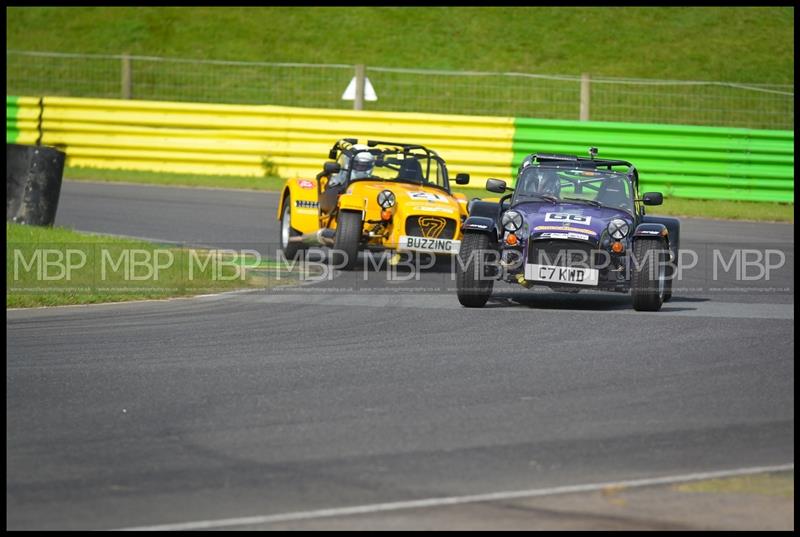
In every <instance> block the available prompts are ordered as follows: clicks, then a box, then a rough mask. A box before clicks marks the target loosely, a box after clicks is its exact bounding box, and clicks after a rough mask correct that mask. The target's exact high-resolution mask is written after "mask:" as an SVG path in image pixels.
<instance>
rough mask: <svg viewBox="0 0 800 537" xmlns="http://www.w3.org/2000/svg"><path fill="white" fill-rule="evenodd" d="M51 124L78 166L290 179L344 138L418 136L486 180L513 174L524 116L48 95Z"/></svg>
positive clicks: (308, 171) (317, 165)
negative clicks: (269, 169)
mask: <svg viewBox="0 0 800 537" xmlns="http://www.w3.org/2000/svg"><path fill="white" fill-rule="evenodd" d="M21 99H26V98H21ZM25 102H26V104H27V102H28V101H27V100H26V101H25ZM33 102H34V104H36V105H37V106H38V100H36V99H33ZM36 114H37V117H38V109H37V112H36ZM26 119H27V116H26ZM29 126H32V127H33V131H31V132H29ZM35 127H36V122H35V121H34V122H33V124H32V125H30V122H29V121H25V124H24V125H22V124H20V133H19V137H20V140H25V141H21V142H20V143H26V141H27V140H28V137H29V136H30V135H31V134H32V135H33V139H34V140H35V138H36V132H35ZM42 130H43V137H42V143H43V144H46V145H54V146H59V147H61V148H62V149H64V150H65V151H66V153H67V159H68V160H67V165H69V166H82V167H94V168H110V169H131V170H149V171H162V172H181V173H197V174H215V175H252V176H260V175H263V174H264V170H263V167H262V159H264V158H268V159H269V160H270V161H271V162H272V163H273V164H274V165H275V166H276V167H277V171H278V173H279V174H280V175H281V176H283V177H287V178H290V177H308V176H313V175H316V174H317V173H318V172H319V171H320V170H321V169H322V164H323V162H325V160H327V157H328V150H329V149H330V147H331V146H332V145H333V143H334V142H335V141H336V140H338V139H340V138H345V137H355V138H358V139H359V141H362V142H365V141H366V140H367V139H377V140H388V141H392V142H407V143H418V144H422V145H425V146H427V147H429V148H431V149H433V150H434V151H436V152H437V153H439V155H441V156H442V158H444V159H445V161H446V162H447V165H448V170H449V171H450V175H451V177H455V174H456V173H459V172H467V173H469V174H470V175H471V181H470V182H471V184H472V185H473V186H483V184H485V180H486V178H487V177H498V178H501V179H511V177H510V172H511V161H512V159H513V152H512V139H513V136H514V120H513V118H497V117H480V116H454V115H439V114H411V113H397V112H357V111H344V110H329V109H313V108H290V107H282V106H243V105H216V104H195V103H177V102H163V101H133V100H131V101H128V100H116V99H80V98H68V97H45V98H44V112H43V117H42Z"/></svg>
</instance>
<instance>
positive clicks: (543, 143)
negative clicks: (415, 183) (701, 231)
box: [513, 118, 794, 202]
mask: <svg viewBox="0 0 800 537" xmlns="http://www.w3.org/2000/svg"><path fill="white" fill-rule="evenodd" d="M590 146H594V147H597V148H599V154H598V156H599V157H601V158H619V159H624V160H628V161H630V162H632V163H633V164H634V165H636V167H637V169H638V170H639V176H640V178H641V186H642V190H643V191H644V190H654V191H661V192H663V193H664V196H666V197H669V196H673V197H679V198H702V199H724V200H747V201H780V202H791V201H794V132H792V131H777V130H753V129H731V128H719V127H694V126H681V125H649V124H637V123H614V122H582V121H557V120H542V119H523V118H517V119H516V120H515V132H514V141H513V151H514V159H513V170H514V172H516V167H517V166H519V164H520V162H522V159H523V158H524V157H525V156H526V155H528V154H530V153H535V152H541V153H568V154H576V155H587V156H588V148H589V147H590Z"/></svg>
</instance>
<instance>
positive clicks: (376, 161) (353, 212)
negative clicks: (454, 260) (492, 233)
mask: <svg viewBox="0 0 800 537" xmlns="http://www.w3.org/2000/svg"><path fill="white" fill-rule="evenodd" d="M329 158H330V159H331V161H329V162H326V163H325V164H324V166H323V170H322V171H321V172H320V173H319V174H317V176H316V177H315V178H313V179H289V180H287V181H286V184H285V186H284V187H283V191H282V193H281V198H280V199H281V201H280V204H279V206H278V215H277V216H278V220H280V224H281V225H280V244H281V248H282V249H283V253H284V255H285V256H286V258H287V259H292V258H295V257H296V256H297V255H298V253H300V252H302V250H304V249H306V248H308V247H311V246H328V247H331V248H332V249H333V251H332V252H331V254H332V255H331V261H332V263H333V264H334V265H335V266H336V267H337V268H344V269H351V268H353V267H354V266H355V264H356V261H357V259H358V252H359V250H364V249H370V250H383V249H388V250H394V251H396V252H427V253H431V254H451V255H452V254H457V253H458V250H459V247H460V244H461V223H462V222H463V221H464V219H465V218H466V217H467V199H466V196H464V195H463V194H458V193H452V192H451V191H450V182H449V177H448V175H447V166H446V165H445V162H444V160H442V158H441V157H440V156H439V155H437V154H436V153H435V152H434V151H431V150H430V149H427V148H425V147H423V146H421V145H412V144H401V143H393V142H380V141H374V140H370V141H368V142H367V143H366V144H359V143H358V140H356V139H353V138H345V139H342V140H339V141H337V142H336V143H335V144H334V145H333V147H332V148H331V150H330V152H329ZM468 182H469V175H468V174H465V173H462V174H458V175H457V176H456V183H457V184H467V183H468Z"/></svg>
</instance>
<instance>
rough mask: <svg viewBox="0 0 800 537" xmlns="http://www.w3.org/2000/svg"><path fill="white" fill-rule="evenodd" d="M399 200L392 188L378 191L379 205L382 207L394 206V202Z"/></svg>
mask: <svg viewBox="0 0 800 537" xmlns="http://www.w3.org/2000/svg"><path fill="white" fill-rule="evenodd" d="M396 202H397V198H395V196H394V192H392V191H391V190H381V191H380V192H379V193H378V205H380V206H381V209H388V208H390V207H394V204H395V203H396Z"/></svg>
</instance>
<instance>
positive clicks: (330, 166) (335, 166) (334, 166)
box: [322, 162, 342, 175]
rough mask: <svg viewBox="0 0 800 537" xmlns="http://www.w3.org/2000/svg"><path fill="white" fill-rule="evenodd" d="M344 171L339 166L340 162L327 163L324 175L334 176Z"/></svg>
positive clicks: (324, 167)
mask: <svg viewBox="0 0 800 537" xmlns="http://www.w3.org/2000/svg"><path fill="white" fill-rule="evenodd" d="M340 171H342V167H341V166H340V165H339V163H338V162H326V163H325V165H324V166H323V172H322V174H323V175H333V174H334V173H339V172H340Z"/></svg>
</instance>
